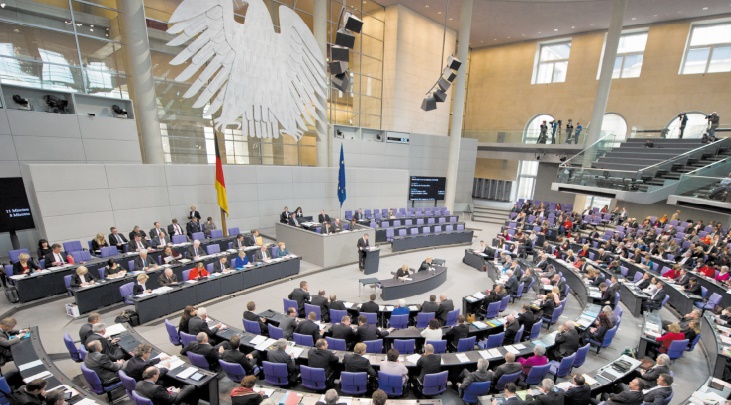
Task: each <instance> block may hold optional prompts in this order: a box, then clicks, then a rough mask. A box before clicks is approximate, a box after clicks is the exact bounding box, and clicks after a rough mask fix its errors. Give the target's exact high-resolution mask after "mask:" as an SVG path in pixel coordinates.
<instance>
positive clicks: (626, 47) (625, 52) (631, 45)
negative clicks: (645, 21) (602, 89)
mask: <svg viewBox="0 0 731 405" xmlns="http://www.w3.org/2000/svg"><path fill="white" fill-rule="evenodd" d="M646 44H647V31H644V32H629V33H626V34H622V36H620V37H619V46H618V47H617V59H615V60H614V70H612V79H624V78H629V77H640V72H641V71H642V59H643V54H644V53H645V45H646ZM604 45H605V46H606V38H605V40H604ZM602 55H604V52H602ZM601 66H602V64H601V63H599V69H600V70H601ZM596 78H597V79H599V73H597V76H596Z"/></svg>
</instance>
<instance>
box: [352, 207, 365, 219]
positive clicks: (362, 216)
mask: <svg viewBox="0 0 731 405" xmlns="http://www.w3.org/2000/svg"><path fill="white" fill-rule="evenodd" d="M353 218H355V220H356V221H363V220H365V219H366V217H365V214H363V209H362V208H358V211H356V212H355V213H354V214H353Z"/></svg>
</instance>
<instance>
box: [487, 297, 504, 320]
mask: <svg viewBox="0 0 731 405" xmlns="http://www.w3.org/2000/svg"><path fill="white" fill-rule="evenodd" d="M500 304H501V302H500V301H495V302H491V303H489V304H487V313H485V318H487V319H492V318H496V317H497V316H498V315H499V314H500Z"/></svg>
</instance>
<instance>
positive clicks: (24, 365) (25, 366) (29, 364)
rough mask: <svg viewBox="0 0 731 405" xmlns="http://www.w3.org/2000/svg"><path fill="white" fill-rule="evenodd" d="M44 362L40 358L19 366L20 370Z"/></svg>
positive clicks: (40, 364)
mask: <svg viewBox="0 0 731 405" xmlns="http://www.w3.org/2000/svg"><path fill="white" fill-rule="evenodd" d="M42 365H43V362H42V361H40V360H35V361H31V362H30V363H25V364H21V365H19V366H18V371H25V370H28V369H31V368H33V367H36V366H42Z"/></svg>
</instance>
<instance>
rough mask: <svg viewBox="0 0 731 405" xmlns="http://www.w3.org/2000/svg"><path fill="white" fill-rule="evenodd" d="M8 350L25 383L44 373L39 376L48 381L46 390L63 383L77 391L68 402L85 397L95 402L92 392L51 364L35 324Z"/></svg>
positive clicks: (51, 361) (72, 402)
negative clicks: (28, 333)
mask: <svg viewBox="0 0 731 405" xmlns="http://www.w3.org/2000/svg"><path fill="white" fill-rule="evenodd" d="M10 350H11V351H12V354H13V362H14V363H15V366H16V367H17V368H18V371H19V372H20V375H21V377H23V379H24V380H26V383H27V382H30V380H32V379H35V378H38V377H36V376H38V375H39V374H41V373H44V374H45V375H46V376H44V377H41V378H43V379H44V380H46V381H47V382H48V386H47V387H46V392H48V391H51V390H53V389H56V388H57V387H60V386H64V385H65V386H66V387H68V388H71V389H73V390H75V391H77V392H78V394H76V395H74V396H73V397H71V399H68V400H67V402H68V403H70V404H75V403H77V402H79V401H82V400H84V399H85V398H86V399H87V400H91V402H92V403H96V402H95V401H94V400H93V399H94V398H95V396H94V395H93V394H92V393H90V392H89V391H87V390H86V389H85V388H82V387H80V386H78V385H76V384H74V382H73V381H71V379H69V378H68V377H66V376H65V375H64V374H63V373H62V372H61V371H60V370H59V369H58V368H57V367H56V365H55V364H53V360H51V358H50V356H49V355H48V354H47V353H46V351H45V350H44V349H43V345H42V344H41V341H40V337H39V334H38V327H37V326H32V327H31V328H30V337H28V338H25V339H23V340H21V341H20V342H18V343H16V344H14V345H12V346H10ZM46 373H50V374H51V375H50V376H48V374H46ZM66 387H64V390H68V388H66ZM58 389H61V388H58ZM85 402H88V401H85Z"/></svg>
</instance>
